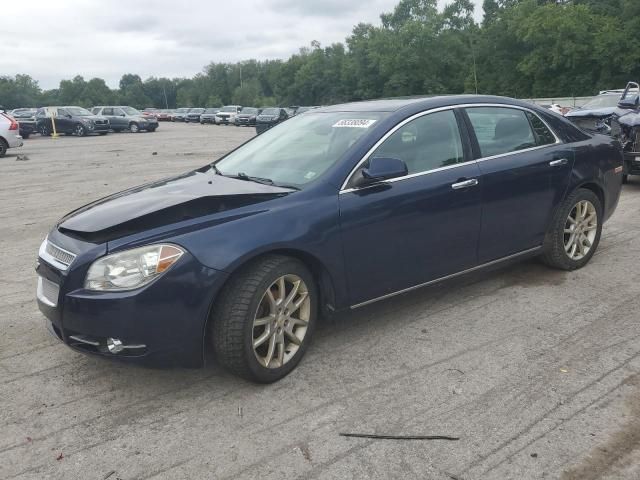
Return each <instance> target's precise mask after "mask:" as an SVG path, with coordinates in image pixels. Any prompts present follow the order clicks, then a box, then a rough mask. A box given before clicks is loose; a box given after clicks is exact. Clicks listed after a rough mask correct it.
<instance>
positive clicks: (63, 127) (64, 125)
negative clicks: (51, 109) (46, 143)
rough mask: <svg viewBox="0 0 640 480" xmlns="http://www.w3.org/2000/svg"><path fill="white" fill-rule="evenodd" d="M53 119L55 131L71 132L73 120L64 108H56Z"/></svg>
mask: <svg viewBox="0 0 640 480" xmlns="http://www.w3.org/2000/svg"><path fill="white" fill-rule="evenodd" d="M53 121H54V122H56V132H57V133H73V127H74V122H73V120H72V119H71V118H69V112H68V111H67V110H65V109H64V108H58V110H57V111H56V118H54V119H53Z"/></svg>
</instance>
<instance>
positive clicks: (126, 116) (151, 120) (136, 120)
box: [91, 105, 158, 133]
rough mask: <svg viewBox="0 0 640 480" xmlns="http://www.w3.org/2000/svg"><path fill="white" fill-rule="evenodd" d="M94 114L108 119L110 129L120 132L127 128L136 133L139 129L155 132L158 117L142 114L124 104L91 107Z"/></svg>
mask: <svg viewBox="0 0 640 480" xmlns="http://www.w3.org/2000/svg"><path fill="white" fill-rule="evenodd" d="M91 111H92V112H93V113H94V114H95V115H101V116H103V117H105V118H108V119H109V123H110V124H111V130H113V131H114V132H121V131H123V130H129V131H130V132H131V133H138V132H139V131H141V130H146V131H147V132H155V131H156V129H157V128H158V119H157V118H156V117H151V116H147V117H145V116H143V115H142V112H140V111H138V110H136V109H135V108H133V107H128V106H126V105H118V106H101V107H93V109H92V110H91Z"/></svg>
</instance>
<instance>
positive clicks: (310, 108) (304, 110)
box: [296, 105, 320, 115]
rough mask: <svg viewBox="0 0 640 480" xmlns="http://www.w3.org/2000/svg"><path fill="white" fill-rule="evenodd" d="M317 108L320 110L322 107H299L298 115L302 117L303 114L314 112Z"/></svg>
mask: <svg viewBox="0 0 640 480" xmlns="http://www.w3.org/2000/svg"><path fill="white" fill-rule="evenodd" d="M316 108H320V106H318V105H316V106H313V107H298V108H297V109H296V115H300V114H301V113H304V112H308V111H309V110H314V109H316Z"/></svg>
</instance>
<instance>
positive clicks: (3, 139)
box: [0, 110, 23, 157]
mask: <svg viewBox="0 0 640 480" xmlns="http://www.w3.org/2000/svg"><path fill="white" fill-rule="evenodd" d="M22 144H23V142H22V137H21V136H20V125H18V122H16V121H15V119H14V118H13V117H11V116H9V115H7V114H6V113H4V110H0V157H4V156H5V155H6V154H7V150H8V149H10V148H15V147H21V146H22Z"/></svg>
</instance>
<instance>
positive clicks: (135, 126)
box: [129, 123, 139, 133]
mask: <svg viewBox="0 0 640 480" xmlns="http://www.w3.org/2000/svg"><path fill="white" fill-rule="evenodd" d="M129 130H130V131H131V133H138V130H139V129H138V124H137V123H132V124H131V125H129Z"/></svg>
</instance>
